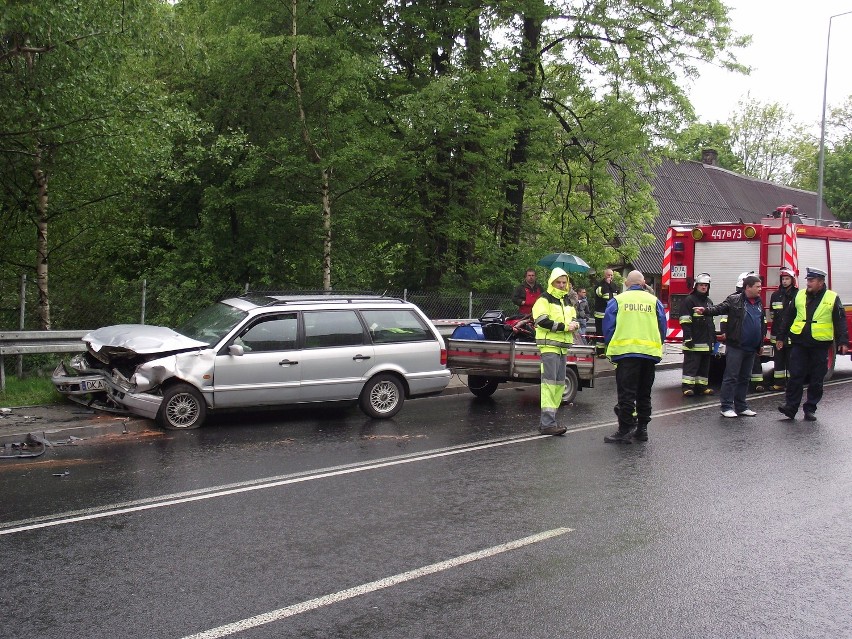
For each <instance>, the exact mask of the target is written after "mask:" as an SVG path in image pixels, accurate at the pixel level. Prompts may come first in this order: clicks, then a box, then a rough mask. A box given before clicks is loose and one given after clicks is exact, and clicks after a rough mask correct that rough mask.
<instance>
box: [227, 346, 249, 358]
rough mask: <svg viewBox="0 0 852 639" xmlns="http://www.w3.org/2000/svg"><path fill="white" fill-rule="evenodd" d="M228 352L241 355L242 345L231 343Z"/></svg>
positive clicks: (242, 352) (243, 351)
mask: <svg viewBox="0 0 852 639" xmlns="http://www.w3.org/2000/svg"><path fill="white" fill-rule="evenodd" d="M228 354H229V355H235V356H237V357H241V356H242V355H243V354H245V349H244V348H243V347H242V345H241V344H231V345H230V346H229V347H228Z"/></svg>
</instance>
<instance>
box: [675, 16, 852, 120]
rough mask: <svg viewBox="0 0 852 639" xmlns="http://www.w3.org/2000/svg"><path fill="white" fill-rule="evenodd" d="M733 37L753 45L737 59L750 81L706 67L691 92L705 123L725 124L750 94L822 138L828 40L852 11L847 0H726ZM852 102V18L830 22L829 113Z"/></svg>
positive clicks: (835, 26) (836, 23) (833, 27)
mask: <svg viewBox="0 0 852 639" xmlns="http://www.w3.org/2000/svg"><path fill="white" fill-rule="evenodd" d="M724 1H725V4H727V5H728V6H730V7H731V8H732V11H731V21H732V24H733V27H734V29H735V30H736V31H737V32H738V33H743V34H751V36H752V44H751V46H750V47H748V48H747V49H745V50H743V51H742V52H741V53H740V54H739V55H738V56H737V57H738V59H739V61H740V62H742V63H743V64H746V65H749V66H751V67H753V71H752V73H751V75H749V76H742V75H738V74H734V73H728V72H725V71H721V70H718V69H714V68H705V69H704V70H703V71H702V74H701V78H700V79H699V80H697V81H695V82H694V83H693V86H692V88H691V89H689V95H690V99H691V101H692V104H693V105H694V106H695V110H696V112H697V114H698V117H699V119H700V120H701V121H702V122H725V121H726V120H727V119H728V116H729V115H730V114H731V113H732V112H734V111H736V110H737V102H739V100H740V99H741V98H742V97H743V96H744V95H745V94H746V92H748V91H750V92H751V97H752V98H754V99H756V100H759V101H760V102H761V103H769V102H778V103H780V104H782V105H784V106H786V107H787V108H788V109H789V110H790V111H792V113H793V118H794V120H795V121H797V122H801V123H802V124H806V125H811V126H813V127H814V131H815V134H816V135H818V134H819V123H820V119H821V117H822V95H823V85H824V80H825V68H826V67H825V54H826V38H827V36H828V25H829V18H830V16H832V15H836V14H839V13H845V12H847V11H850V12H852V0H775V1H772V0H724ZM850 95H852V13H850V14H849V15H844V16H840V17H836V18H834V19H833V20H832V21H831V48H830V53H829V62H828V106H829V108H830V107H831V106H839V105H840V104H841V103H842V102H843V101H844V100H845V99H846V98H847V97H848V96H850Z"/></svg>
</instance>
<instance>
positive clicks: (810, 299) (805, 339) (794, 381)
mask: <svg viewBox="0 0 852 639" xmlns="http://www.w3.org/2000/svg"><path fill="white" fill-rule="evenodd" d="M825 275H826V273H825V271H823V270H821V269H818V268H808V271H807V275H806V279H807V283H808V284H807V288H806V289H805V290H799V292H798V293H796V298H795V300H794V302H793V303H792V304H790V306H789V308H788V309H787V312H786V313H785V314H784V320H783V326H782V327H781V330H780V331H779V333H778V339H777V341H776V342H775V348H785V345H786V342H787V338H788V337H789V339H790V342H791V345H790V346H786V348H792V351H791V353H790V361H789V365H788V375H789V377H788V378H787V392H786V396H785V401H784V403H783V404H782V405H780V406H779V407H778V410H779V411H781V412H782V413H783V414H784V415H786V416H787V417H789V418H790V419H795V417H796V413H797V412H798V411H799V403H800V402H801V401H802V393H803V387H804V384H805V377H810V380H809V382H808V396H807V399H806V401H805V403H804V405H803V406H802V408H803V409H804V412H805V419H806V420H807V421H809V422H812V421H815V420H816V408H817V404H818V403H819V400H820V399H822V384H823V380H824V378H825V374H826V372H827V371H828V354H829V349H831V348H834V344H836V345H837V347H838V350H839V351H840V353H842V354H843V355H845V354H846V353H848V352H849V334H848V331H847V329H846V312H845V311H844V309H843V304H841V302H840V298H839V297H838V296H837V293H835V292H834V291H830V290H829V289H828V288H827V287H826V285H825Z"/></svg>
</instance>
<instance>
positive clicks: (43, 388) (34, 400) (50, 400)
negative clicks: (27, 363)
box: [0, 376, 64, 408]
mask: <svg viewBox="0 0 852 639" xmlns="http://www.w3.org/2000/svg"><path fill="white" fill-rule="evenodd" d="M63 401H64V398H63V397H62V395H60V394H59V393H57V392H56V388H54V386H53V382H51V381H50V380H49V379H47V378H45V377H27V378H25V379H18V378H17V377H11V376H9V377H6V390H2V391H0V407H2V408H11V407H14V406H36V405H42V404H60V403H62V402H63Z"/></svg>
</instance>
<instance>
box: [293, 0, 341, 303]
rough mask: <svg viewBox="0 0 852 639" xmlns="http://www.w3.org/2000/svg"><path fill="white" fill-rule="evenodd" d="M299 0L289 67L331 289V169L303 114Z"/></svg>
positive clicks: (325, 276)
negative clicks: (312, 170)
mask: <svg viewBox="0 0 852 639" xmlns="http://www.w3.org/2000/svg"><path fill="white" fill-rule="evenodd" d="M298 9H299V0H292V4H291V11H292V23H291V24H292V30H291V35H292V36H293V52H292V54H291V55H290V68H291V69H292V71H293V89H294V91H295V93H296V103H297V105H298V107H299V123H300V124H301V126H302V140H303V141H304V143H305V148H306V150H307V153H308V159H309V160H310V161H311V162H313V163H314V164H317V165H318V166H319V167H320V183H321V187H320V188H321V192H322V230H323V240H322V288H323V290H324V291H330V290H331V195H330V193H331V176H332V170H331V169H330V168H328V167H326V166H323V162H322V156H321V155H320V153H319V149H318V148H317V146H316V145H315V144H314V142H313V140H312V139H311V133H310V131H309V130H308V119H307V116H306V115H305V104H304V99H303V97H302V84H301V82H300V81H299V65H298V47H297V46H296V37H297V36H298V35H299V30H298V28H297V12H298Z"/></svg>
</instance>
